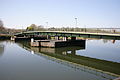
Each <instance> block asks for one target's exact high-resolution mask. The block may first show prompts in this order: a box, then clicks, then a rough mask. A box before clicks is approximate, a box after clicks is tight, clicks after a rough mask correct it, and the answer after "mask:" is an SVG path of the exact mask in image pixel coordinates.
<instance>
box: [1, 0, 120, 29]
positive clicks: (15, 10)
mask: <svg viewBox="0 0 120 80" xmlns="http://www.w3.org/2000/svg"><path fill="white" fill-rule="evenodd" d="M75 18H77V23H78V24H77V26H78V27H120V0H0V19H1V20H2V21H3V22H4V26H5V27H9V28H22V27H23V28H26V27H27V26H29V25H30V24H36V25H44V26H46V25H47V24H46V22H48V26H49V27H75Z"/></svg>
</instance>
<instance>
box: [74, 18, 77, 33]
mask: <svg viewBox="0 0 120 80" xmlns="http://www.w3.org/2000/svg"><path fill="white" fill-rule="evenodd" d="M76 28H77V18H75V29H74V31H76Z"/></svg>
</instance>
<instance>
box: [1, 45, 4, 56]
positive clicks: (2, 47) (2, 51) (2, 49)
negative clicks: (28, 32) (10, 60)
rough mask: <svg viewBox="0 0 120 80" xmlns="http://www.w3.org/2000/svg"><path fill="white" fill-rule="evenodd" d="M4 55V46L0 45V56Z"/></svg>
mask: <svg viewBox="0 0 120 80" xmlns="http://www.w3.org/2000/svg"><path fill="white" fill-rule="evenodd" d="M3 53H4V45H3V44H0V56H2V55H3Z"/></svg>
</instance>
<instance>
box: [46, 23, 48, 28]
mask: <svg viewBox="0 0 120 80" xmlns="http://www.w3.org/2000/svg"><path fill="white" fill-rule="evenodd" d="M47 28H48V22H46V30H47Z"/></svg>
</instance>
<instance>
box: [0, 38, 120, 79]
mask: <svg viewBox="0 0 120 80" xmlns="http://www.w3.org/2000/svg"><path fill="white" fill-rule="evenodd" d="M119 68H120V40H107V39H87V40H86V43H85V46H84V47H83V46H79V47H63V48H38V47H30V46H29V44H28V42H19V43H18V42H14V41H9V40H6V41H0V80H112V79H114V78H117V77H118V76H119V75H120V69H119Z"/></svg>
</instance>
